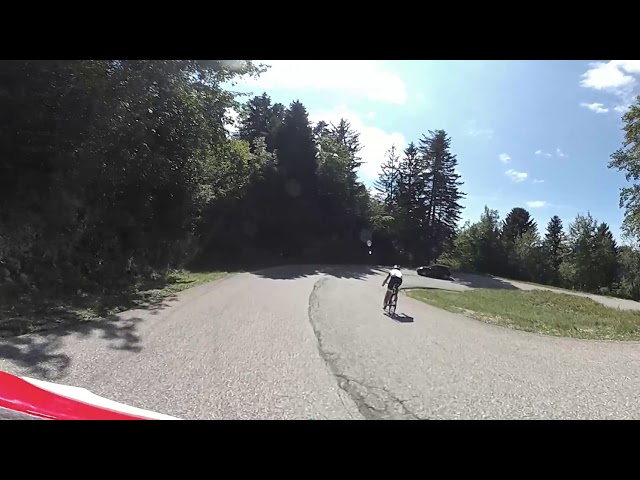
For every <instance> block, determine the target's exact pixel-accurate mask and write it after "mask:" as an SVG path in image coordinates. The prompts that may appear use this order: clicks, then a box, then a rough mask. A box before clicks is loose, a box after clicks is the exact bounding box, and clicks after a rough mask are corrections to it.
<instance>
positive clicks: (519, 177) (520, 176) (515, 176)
mask: <svg viewBox="0 0 640 480" xmlns="http://www.w3.org/2000/svg"><path fill="white" fill-rule="evenodd" d="M504 174H505V175H507V176H508V177H511V180H513V181H514V182H516V183H520V182H524V181H525V180H526V179H527V177H528V176H529V174H528V173H525V172H518V171H516V170H513V169H509V170H507V171H506V172H504Z"/></svg>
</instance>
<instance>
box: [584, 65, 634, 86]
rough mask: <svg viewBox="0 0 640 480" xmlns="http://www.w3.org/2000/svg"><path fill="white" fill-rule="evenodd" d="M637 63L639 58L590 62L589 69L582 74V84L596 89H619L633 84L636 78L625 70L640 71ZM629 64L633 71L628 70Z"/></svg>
mask: <svg viewBox="0 0 640 480" xmlns="http://www.w3.org/2000/svg"><path fill="white" fill-rule="evenodd" d="M636 63H638V61H637V60H611V61H609V62H606V63H605V62H594V63H590V64H589V67H590V68H589V70H587V71H586V72H585V73H584V74H583V75H582V81H581V82H580V85H581V86H583V87H586V88H593V89H595V90H617V89H620V88H623V87H627V86H630V85H633V84H634V83H635V79H634V78H633V77H632V76H631V75H628V74H627V73H625V71H626V72H628V73H640V70H638V69H637V65H635V64H636ZM628 66H630V67H631V70H632V71H631V72H629V70H627V67H628ZM623 70H624V71H623ZM634 70H635V72H634Z"/></svg>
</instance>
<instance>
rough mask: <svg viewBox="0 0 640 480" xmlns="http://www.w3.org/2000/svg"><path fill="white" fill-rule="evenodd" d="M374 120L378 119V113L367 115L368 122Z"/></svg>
mask: <svg viewBox="0 0 640 480" xmlns="http://www.w3.org/2000/svg"><path fill="white" fill-rule="evenodd" d="M374 118H376V112H369V113H367V119H368V120H373V119H374Z"/></svg>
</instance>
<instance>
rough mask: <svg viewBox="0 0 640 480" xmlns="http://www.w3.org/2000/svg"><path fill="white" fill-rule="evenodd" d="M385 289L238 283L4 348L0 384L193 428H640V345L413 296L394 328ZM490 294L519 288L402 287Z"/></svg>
mask: <svg viewBox="0 0 640 480" xmlns="http://www.w3.org/2000/svg"><path fill="white" fill-rule="evenodd" d="M383 278H384V275H383V272H382V271H381V270H378V269H369V268H366V267H353V268H349V267H324V268H322V267H305V266H297V267H279V268H274V269H268V270H264V271H262V272H258V273H253V274H250V273H243V274H238V275H233V276H230V277H228V278H226V279H224V280H220V281H217V282H213V283H211V284H207V285H201V286H199V287H196V288H193V289H191V290H188V291H186V292H182V293H181V294H180V295H178V297H176V298H174V299H171V300H169V301H167V302H166V305H164V306H162V307H160V308H156V309H153V310H136V311H131V312H127V313H125V314H122V315H121V316H120V317H121V318H120V320H118V321H114V322H111V321H109V322H105V321H103V322H96V323H94V324H91V325H85V326H83V327H82V329H81V330H57V331H53V332H50V333H48V334H44V335H28V336H23V337H19V338H16V339H5V340H0V370H4V371H8V372H10V373H15V374H19V375H27V376H32V377H35V378H40V379H43V380H49V381H54V382H58V383H64V384H67V385H73V386H78V387H84V388H87V389H89V390H91V391H92V392H94V393H96V394H98V395H102V396H104V397H107V398H109V399H112V400H115V401H118V402H123V403H127V404H129V405H132V406H135V407H140V408H145V409H150V410H154V411H158V412H160V413H165V414H169V415H173V416H177V417H181V418H185V419H308V418H316V419H363V418H365V419H395V418H398V419H399V418H402V419H454V418H464V419H479V418H497V419H511V418H545V419H559V418H620V419H622V418H640V404H638V402H637V401H636V395H637V392H638V391H639V390H640V375H639V374H638V372H640V344H638V343H614V342H594V341H577V340H570V339H560V338H551V337H543V336H539V335H534V334H529V333H524V332H519V331H514V330H509V329H506V328H502V327H498V326H493V325H488V324H484V323H481V322H478V321H475V320H472V319H468V318H466V317H463V316H460V315H455V314H452V313H449V312H445V311H442V310H439V309H436V308H433V307H430V306H427V305H424V304H422V303H420V302H417V301H415V300H412V299H410V298H408V297H406V296H404V295H401V296H400V299H399V302H398V309H397V314H398V317H397V318H396V319H392V318H390V317H388V316H386V315H385V314H384V313H383V311H382V297H383V294H384V289H383V288H382V286H381V284H382V280H383ZM481 284H482V285H481ZM480 286H481V287H483V288H518V287H517V286H516V285H515V284H510V283H508V282H505V281H502V280H499V279H486V278H484V277H477V278H476V277H468V278H465V279H460V281H458V282H446V281H440V280H432V279H425V278H421V277H418V276H416V275H415V273H413V272H405V280H404V284H403V287H407V288H408V287H425V288H448V289H465V288H470V287H480ZM529 287H530V286H529ZM634 303H635V302H634Z"/></svg>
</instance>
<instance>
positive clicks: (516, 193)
mask: <svg viewBox="0 0 640 480" xmlns="http://www.w3.org/2000/svg"><path fill="white" fill-rule="evenodd" d="M259 62H260V63H265V64H267V65H271V68H270V69H269V71H268V72H267V73H265V74H263V75H262V76H261V77H259V78H258V79H257V80H245V81H243V82H242V84H241V85H240V86H237V87H236V88H237V89H238V90H240V91H251V92H255V93H256V94H259V93H262V92H263V91H266V92H267V93H268V94H270V95H271V97H272V98H273V99H274V101H278V102H282V103H285V104H289V103H290V102H291V101H292V100H300V101H301V102H302V103H304V104H305V106H306V107H307V108H308V110H309V113H310V118H311V119H312V120H313V121H318V120H320V119H324V120H327V121H334V122H335V121H337V120H339V119H340V117H345V118H347V119H348V120H349V121H350V122H351V123H352V125H353V126H354V127H355V128H356V129H358V130H359V131H360V132H361V140H362V143H363V144H364V146H365V148H364V149H363V151H362V156H363V158H364V160H365V161H366V162H367V163H366V164H365V165H364V166H363V168H362V171H361V173H360V176H361V179H362V180H363V181H364V182H365V183H366V184H368V185H371V184H372V182H373V181H374V179H375V176H376V172H377V171H378V167H379V165H380V163H381V162H382V161H383V160H384V153H385V151H386V150H387V149H388V148H389V147H390V146H391V145H394V144H395V145H396V147H398V148H404V147H405V146H406V145H407V144H408V143H409V142H410V141H417V140H418V139H419V138H420V136H421V135H422V134H423V133H427V132H428V131H429V130H436V129H444V130H446V131H447V132H448V134H449V136H450V137H451V139H452V149H451V150H452V152H453V153H454V154H456V155H457V157H458V162H459V172H460V174H461V175H462V180H463V181H464V182H465V185H464V187H463V191H465V192H466V193H467V198H466V199H465V200H464V202H463V204H464V205H465V207H466V208H465V210H464V219H465V220H466V219H469V220H472V221H477V220H478V218H479V216H480V213H481V212H482V210H483V208H484V206H485V205H488V206H489V207H491V208H494V209H497V210H498V211H499V212H500V215H501V217H504V215H505V214H506V213H507V212H508V211H509V210H510V209H511V208H512V207H516V206H520V207H524V208H526V209H527V210H529V211H530V212H531V214H532V215H533V216H534V218H535V219H536V221H537V222H538V225H539V226H540V227H541V229H544V226H546V224H547V222H548V220H549V218H550V217H551V216H552V215H556V214H557V215H559V216H560V217H561V218H562V220H563V222H564V224H565V227H567V226H568V224H569V222H570V221H572V220H573V219H574V218H575V216H576V214H577V213H586V212H587V211H590V212H591V214H592V215H593V216H594V217H596V218H597V219H598V220H600V221H606V222H608V223H609V225H610V226H611V228H612V231H613V232H614V233H615V234H616V236H617V237H619V228H620V225H621V223H622V218H623V215H622V211H621V210H620V209H619V208H618V198H619V196H618V195H619V189H620V187H622V186H624V184H625V179H624V175H623V174H622V173H619V172H616V171H613V170H610V169H608V168H607V163H608V161H609V156H610V155H611V153H612V152H614V151H615V150H616V149H618V148H620V147H621V146H622V141H623V131H622V126H623V124H622V120H621V116H622V113H623V112H624V111H625V108H626V107H627V106H628V105H629V104H630V103H631V102H632V100H633V95H634V94H637V93H640V89H639V88H637V87H638V79H640V62H639V61H633V60H614V61H609V60H590V61H585V60H579V61H575V60H571V61H558V60H550V61H444V60H439V61H414V60H411V61H404V60H403V61H370V60H367V61H364V60H358V61H346V60H337V61H336V60H331V61H317V60H315V61H292V60H286V61H285V60H278V61H259Z"/></svg>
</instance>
